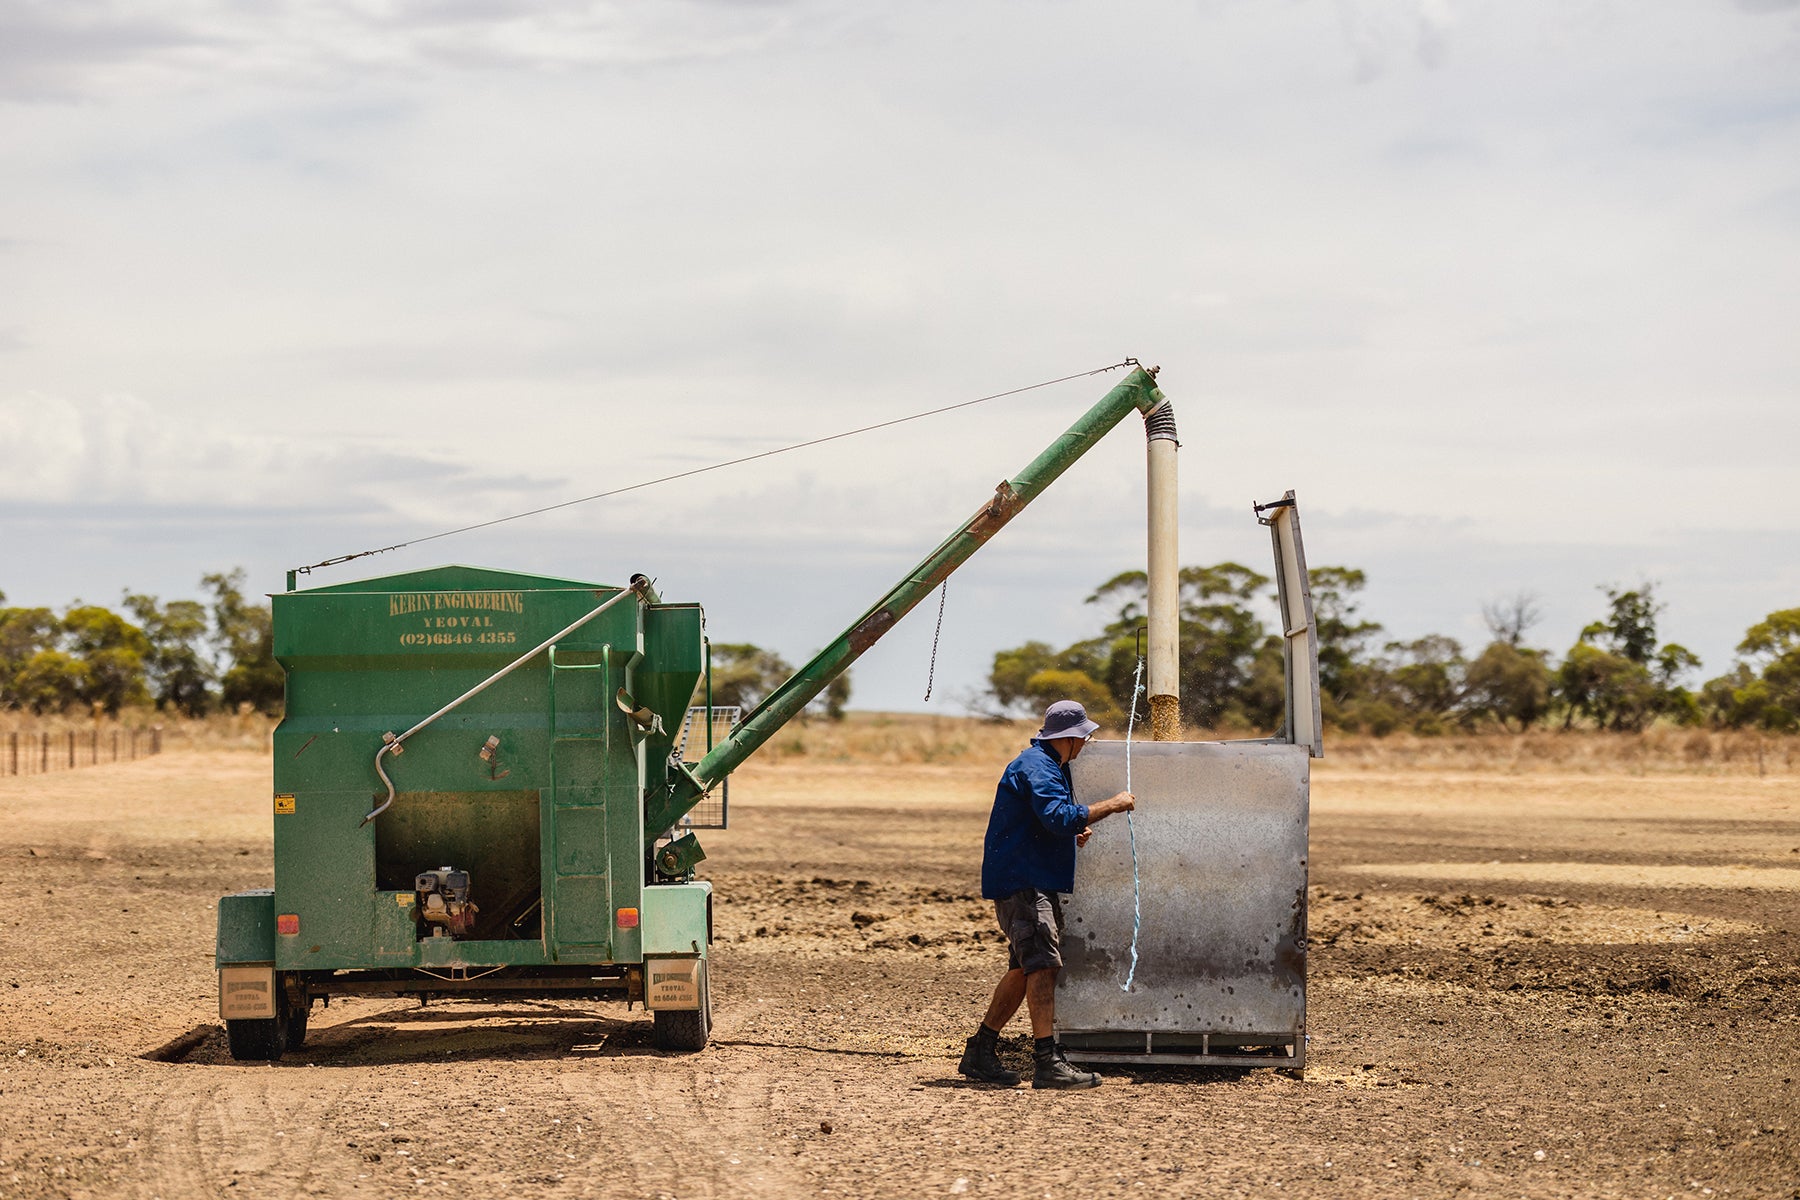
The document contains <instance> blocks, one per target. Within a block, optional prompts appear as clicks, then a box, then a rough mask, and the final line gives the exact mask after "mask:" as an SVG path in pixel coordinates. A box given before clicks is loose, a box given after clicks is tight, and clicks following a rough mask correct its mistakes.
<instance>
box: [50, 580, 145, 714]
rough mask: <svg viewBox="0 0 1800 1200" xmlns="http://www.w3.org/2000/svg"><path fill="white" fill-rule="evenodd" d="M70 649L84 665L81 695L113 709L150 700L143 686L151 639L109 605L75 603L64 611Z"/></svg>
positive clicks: (65, 629) (89, 700) (86, 699)
mask: <svg viewBox="0 0 1800 1200" xmlns="http://www.w3.org/2000/svg"><path fill="white" fill-rule="evenodd" d="M62 626H63V632H64V633H65V634H66V635H67V644H68V649H69V653H70V655H71V656H72V657H74V658H76V659H79V660H80V661H81V663H82V664H83V666H85V667H86V671H85V673H84V677H83V679H82V682H81V688H80V698H81V699H82V700H84V701H86V702H87V703H89V704H96V705H99V706H101V707H103V708H105V709H106V711H107V712H109V713H116V712H118V711H119V709H121V708H123V707H125V706H126V705H129V704H145V703H148V702H149V699H150V693H149V692H148V690H146V688H145V687H144V657H145V656H146V655H147V654H148V653H149V652H150V640H149V639H148V638H146V637H145V636H144V631H143V630H141V629H139V628H138V627H137V626H136V625H133V624H132V623H131V622H129V621H127V620H126V619H125V618H124V617H121V616H120V615H119V614H118V613H116V612H113V611H112V610H111V609H109V608H102V607H101V606H100V605H98V604H78V605H75V606H74V607H72V608H70V609H69V611H68V612H66V613H64V614H63V619H62Z"/></svg>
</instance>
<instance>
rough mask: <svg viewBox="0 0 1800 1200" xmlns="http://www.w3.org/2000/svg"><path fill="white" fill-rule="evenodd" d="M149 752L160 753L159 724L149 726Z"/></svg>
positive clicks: (160, 736)
mask: <svg viewBox="0 0 1800 1200" xmlns="http://www.w3.org/2000/svg"><path fill="white" fill-rule="evenodd" d="M150 753H152V754H161V753H162V726H161V725H152V726H151V727H150Z"/></svg>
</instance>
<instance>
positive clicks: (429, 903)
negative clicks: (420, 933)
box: [413, 867, 481, 937]
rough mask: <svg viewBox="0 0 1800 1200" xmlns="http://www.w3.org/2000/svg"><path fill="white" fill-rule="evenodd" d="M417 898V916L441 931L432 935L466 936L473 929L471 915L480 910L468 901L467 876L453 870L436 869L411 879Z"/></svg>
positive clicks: (452, 868)
mask: <svg viewBox="0 0 1800 1200" xmlns="http://www.w3.org/2000/svg"><path fill="white" fill-rule="evenodd" d="M413 888H414V890H415V892H416V893H417V896H418V901H419V915H420V916H421V917H423V918H424V919H425V920H426V922H427V923H429V924H432V925H438V926H441V927H442V928H439V929H437V930H434V931H433V936H436V937H443V936H444V935H445V934H449V935H450V936H451V937H467V936H468V935H469V934H470V932H472V931H473V930H474V928H475V914H476V913H477V912H479V911H481V910H480V909H478V908H476V907H475V904H474V903H473V902H472V901H471V900H470V899H469V873H468V872H467V871H459V870H457V869H456V868H455V867H439V868H438V869H437V870H435V871H424V872H421V873H420V874H419V876H418V877H417V878H416V879H414V880H413Z"/></svg>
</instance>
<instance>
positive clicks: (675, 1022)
mask: <svg viewBox="0 0 1800 1200" xmlns="http://www.w3.org/2000/svg"><path fill="white" fill-rule="evenodd" d="M652 1017H653V1019H654V1021H655V1025H656V1048H657V1049H658V1050H664V1051H668V1052H671V1053H676V1054H692V1053H694V1052H695V1051H697V1050H704V1049H706V1039H707V1038H708V1037H709V1036H711V1034H712V989H711V988H709V987H708V986H707V984H706V962H705V960H704V959H702V960H701V963H700V1007H699V1008H697V1009H694V1010H692V1011H681V1010H677V1011H661V1012H656V1013H653V1014H652Z"/></svg>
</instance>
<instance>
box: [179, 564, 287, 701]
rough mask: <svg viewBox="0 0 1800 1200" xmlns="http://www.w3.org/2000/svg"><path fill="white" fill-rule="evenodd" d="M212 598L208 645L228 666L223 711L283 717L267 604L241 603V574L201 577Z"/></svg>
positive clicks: (281, 684) (221, 691) (281, 682)
mask: <svg viewBox="0 0 1800 1200" xmlns="http://www.w3.org/2000/svg"><path fill="white" fill-rule="evenodd" d="M200 585H201V586H202V587H204V588H206V589H208V590H209V591H211V592H212V596H213V601H212V635H211V640H212V643H213V646H214V648H215V649H216V650H217V652H218V654H219V657H220V659H221V660H222V661H223V662H224V663H225V664H226V666H225V670H224V673H223V674H222V675H221V676H220V680H219V684H220V686H219V698H220V699H221V700H222V701H224V703H225V705H226V706H227V707H232V708H235V707H236V706H238V705H240V704H249V705H251V706H252V707H254V708H256V709H258V710H260V711H262V712H266V713H278V712H280V711H281V702H282V697H283V694H284V691H285V688H286V680H285V678H284V676H283V675H282V671H281V666H280V664H279V663H277V662H276V661H275V640H274V634H273V629H272V624H271V620H270V616H269V606H268V605H267V604H253V603H251V602H250V601H249V600H247V599H245V597H244V592H243V588H244V570H243V568H242V567H238V568H236V569H234V570H232V571H231V572H229V573H225V574H220V573H216V572H215V573H213V574H209V575H203V576H201V577H200Z"/></svg>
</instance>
